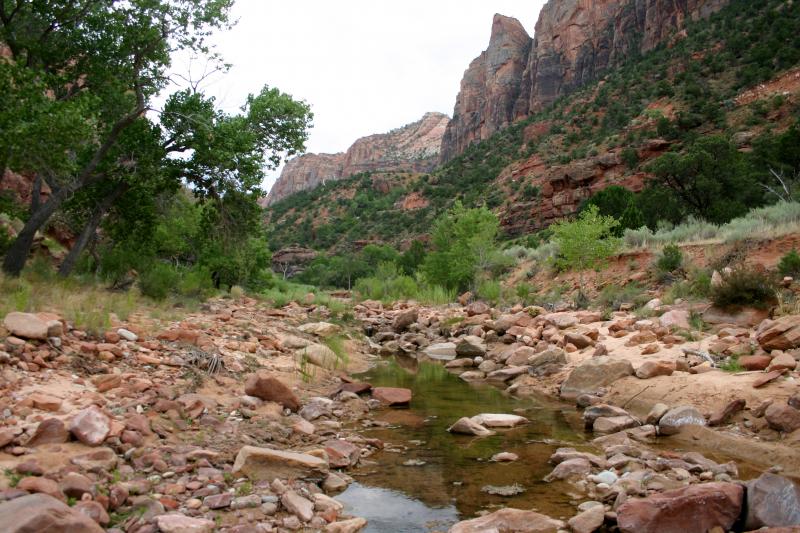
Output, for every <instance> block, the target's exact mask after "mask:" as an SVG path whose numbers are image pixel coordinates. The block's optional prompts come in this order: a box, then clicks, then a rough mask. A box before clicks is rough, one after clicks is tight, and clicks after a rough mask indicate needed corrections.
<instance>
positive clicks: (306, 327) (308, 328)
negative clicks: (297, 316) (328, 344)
mask: <svg viewBox="0 0 800 533" xmlns="http://www.w3.org/2000/svg"><path fill="white" fill-rule="evenodd" d="M297 329H298V330H300V331H302V332H303V333H309V334H311V335H316V336H317V337H332V336H333V335H336V334H337V333H339V326H337V325H336V324H331V323H330V322H310V323H308V324H302V325H300V326H298V327H297Z"/></svg>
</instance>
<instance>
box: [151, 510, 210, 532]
mask: <svg viewBox="0 0 800 533" xmlns="http://www.w3.org/2000/svg"><path fill="white" fill-rule="evenodd" d="M155 522H156V526H158V530H159V531H161V532H162V533H211V532H212V531H214V522H212V521H211V520H208V519H207V518H192V517H189V516H186V515H182V514H179V513H171V514H163V515H160V516H157V517H156V518H155Z"/></svg>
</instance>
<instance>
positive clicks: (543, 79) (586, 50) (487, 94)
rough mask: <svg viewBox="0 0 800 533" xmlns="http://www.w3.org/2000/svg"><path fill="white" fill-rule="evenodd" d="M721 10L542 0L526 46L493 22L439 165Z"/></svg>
mask: <svg viewBox="0 0 800 533" xmlns="http://www.w3.org/2000/svg"><path fill="white" fill-rule="evenodd" d="M726 3H727V0H684V1H681V2H673V1H668V0H596V1H592V2H586V1H584V0H558V1H556V0H549V1H548V2H547V4H545V6H544V7H543V8H542V11H541V12H540V14H539V20H538V21H537V23H536V28H535V37H534V38H533V39H531V38H530V37H529V36H528V34H527V32H526V31H525V29H524V28H523V27H522V25H521V24H520V23H519V21H517V20H516V19H513V18H509V17H504V16H502V15H495V17H494V21H493V23H492V34H491V38H490V39H489V46H488V48H487V49H486V51H484V52H483V53H482V54H481V55H480V56H478V57H477V58H476V59H475V60H473V61H472V63H470V65H469V68H468V69H467V70H466V72H465V73H464V78H463V79H462V82H461V91H460V92H459V94H458V97H457V98H456V105H455V109H454V111H453V120H451V121H450V124H449V125H448V127H447V131H446V132H445V135H444V138H443V139H442V148H441V154H440V161H441V162H446V161H449V160H450V159H452V158H453V157H455V156H457V155H459V154H461V153H462V152H463V151H464V150H465V149H466V148H467V147H468V146H469V145H470V144H472V143H474V142H476V141H480V140H483V139H486V138H488V137H489V136H491V135H492V134H493V133H494V132H496V131H498V130H500V129H502V128H504V127H505V126H507V125H508V124H510V123H511V122H513V121H515V120H517V119H519V118H523V117H525V116H527V115H528V114H529V113H531V112H535V111H538V110H540V109H542V107H544V106H546V105H547V104H549V103H550V102H552V101H553V100H555V99H556V98H557V97H559V96H561V95H563V94H567V93H569V92H571V91H573V90H575V89H577V88H579V87H581V86H583V85H585V84H587V83H589V82H590V81H592V80H595V79H597V78H598V77H599V76H600V75H601V74H602V73H603V72H605V71H606V70H608V69H609V68H611V67H613V66H615V65H618V64H620V63H621V62H622V61H623V60H624V59H625V58H627V57H628V56H630V55H632V54H635V53H639V52H646V51H648V50H651V49H653V48H655V47H656V46H657V45H658V44H659V43H661V42H663V41H664V40H666V39H667V38H668V37H670V36H671V35H673V34H675V32H676V31H678V30H680V29H681V28H683V26H684V24H685V21H686V20H687V19H697V18H702V17H707V16H709V15H710V14H711V13H713V12H715V11H717V10H718V9H720V8H721V7H722V6H724V5H725V4H726Z"/></svg>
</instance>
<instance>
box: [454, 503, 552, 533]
mask: <svg viewBox="0 0 800 533" xmlns="http://www.w3.org/2000/svg"><path fill="white" fill-rule="evenodd" d="M563 527H564V522H562V521H561V520H554V519H552V518H550V517H549V516H545V515H543V514H539V513H536V512H534V511H523V510H521V509H513V508H510V507H509V508H506V509H500V510H499V511H495V512H493V513H490V514H487V515H485V516H481V517H479V518H473V519H472V520H464V521H462V522H458V523H457V524H455V525H454V526H453V527H452V528H450V533H486V532H489V531H515V532H520V533H556V532H557V531H558V530H559V529H561V528H563Z"/></svg>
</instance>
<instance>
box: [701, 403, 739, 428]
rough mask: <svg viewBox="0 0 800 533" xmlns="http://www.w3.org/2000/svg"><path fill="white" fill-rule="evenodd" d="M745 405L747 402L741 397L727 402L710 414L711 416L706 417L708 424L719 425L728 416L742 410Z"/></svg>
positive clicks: (725, 420) (728, 417)
mask: <svg viewBox="0 0 800 533" xmlns="http://www.w3.org/2000/svg"><path fill="white" fill-rule="evenodd" d="M745 405H747V402H746V401H745V400H743V399H741V398H739V399H737V400H733V401H731V402H728V404H727V405H725V406H724V407H723V408H722V409H720V410H718V411H717V412H715V413H714V414H713V415H711V418H709V419H708V425H709V426H719V425H722V424H724V423H725V422H727V421H728V419H730V417H732V416H733V415H735V414H736V413H738V412H739V411H742V410H743V409H744V408H745Z"/></svg>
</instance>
